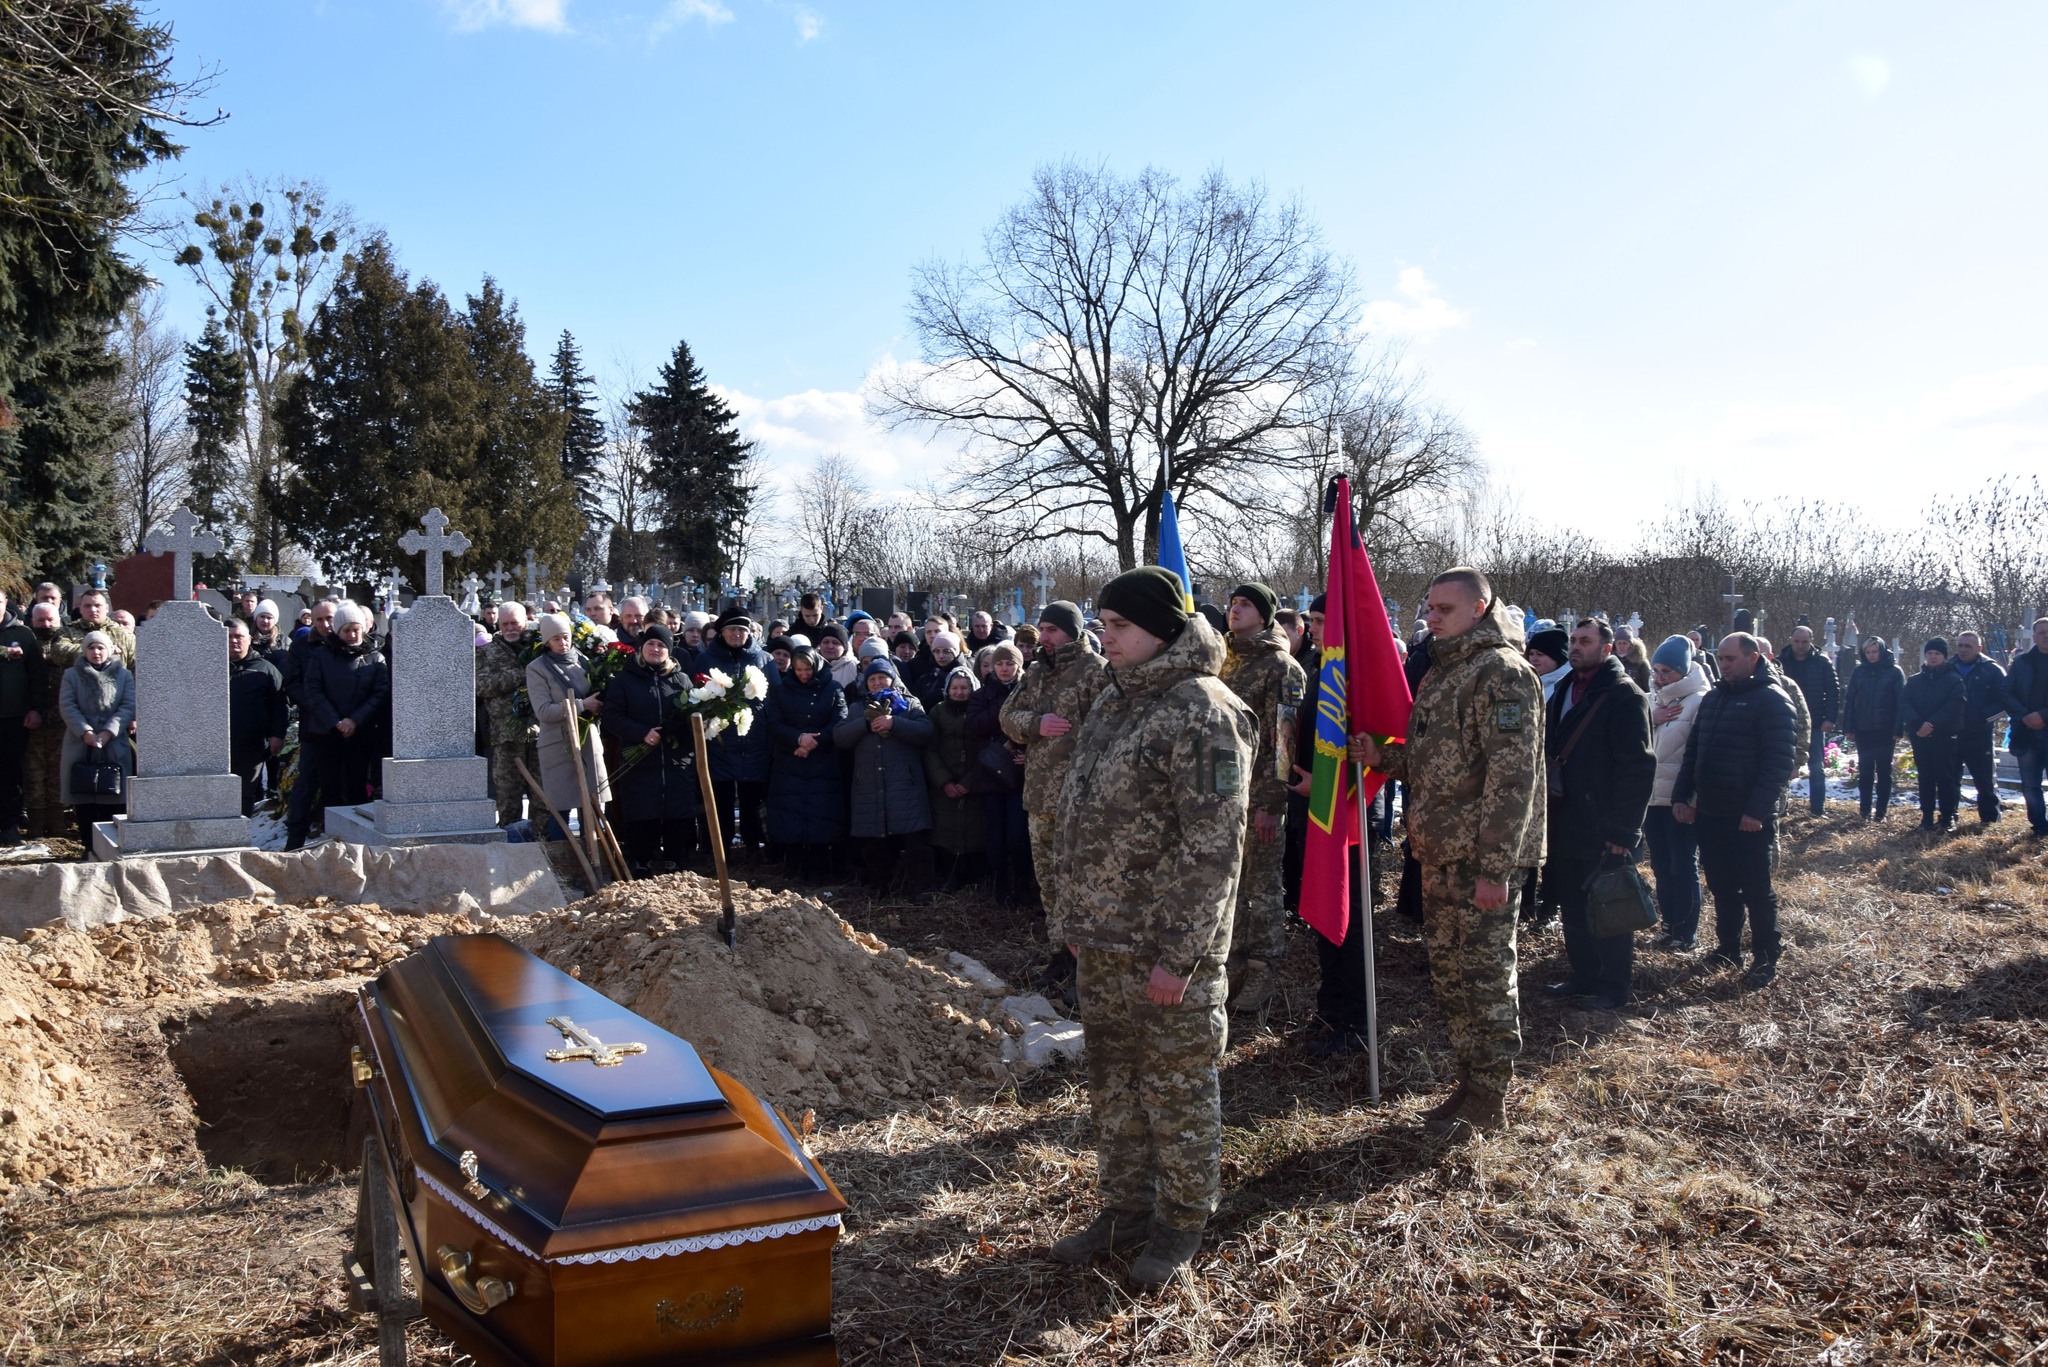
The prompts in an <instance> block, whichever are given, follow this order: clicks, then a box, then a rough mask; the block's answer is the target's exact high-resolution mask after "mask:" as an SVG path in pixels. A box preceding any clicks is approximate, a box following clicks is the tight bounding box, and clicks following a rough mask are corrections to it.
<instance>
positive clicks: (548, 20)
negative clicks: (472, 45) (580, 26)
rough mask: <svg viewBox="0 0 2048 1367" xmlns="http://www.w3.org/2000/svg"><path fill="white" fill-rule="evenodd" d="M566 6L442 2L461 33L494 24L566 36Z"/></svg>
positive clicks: (547, 0)
mask: <svg viewBox="0 0 2048 1367" xmlns="http://www.w3.org/2000/svg"><path fill="white" fill-rule="evenodd" d="M568 7H569V6H568V0H442V8H444V9H445V10H447V11H448V16H449V18H451V19H453V20H454V21H455V27H456V28H457V29H458V30H460V31H461V32H464V33H474V32H475V31H476V30H478V29H483V28H490V27H492V26H494V25H497V24H504V25H506V26H508V27H510V28H537V29H541V30H544V31H546V32H549V33H566V32H568V31H569V16H568Z"/></svg>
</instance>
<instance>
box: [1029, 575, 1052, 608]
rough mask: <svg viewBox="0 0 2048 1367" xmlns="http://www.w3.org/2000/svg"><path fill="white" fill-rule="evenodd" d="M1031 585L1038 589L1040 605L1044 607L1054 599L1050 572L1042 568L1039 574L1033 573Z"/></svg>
mask: <svg viewBox="0 0 2048 1367" xmlns="http://www.w3.org/2000/svg"><path fill="white" fill-rule="evenodd" d="M1031 587H1032V588H1034V589H1037V590H1038V606H1040V607H1044V606H1045V605H1046V604H1047V603H1049V602H1051V601H1052V590H1053V581H1052V575H1051V574H1050V573H1048V572H1047V571H1045V570H1040V571H1039V572H1038V573H1037V574H1035V575H1033V576H1032V578H1031Z"/></svg>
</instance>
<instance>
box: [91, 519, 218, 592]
mask: <svg viewBox="0 0 2048 1367" xmlns="http://www.w3.org/2000/svg"><path fill="white" fill-rule="evenodd" d="M164 521H166V522H168V523H170V524H171V530H170V531H168V532H166V531H162V530H160V529H159V530H156V531H152V532H151V533H150V534H149V535H148V536H146V537H144V538H143V540H142V549H144V550H146V551H148V552H149V553H150V554H151V555H163V554H166V553H168V554H169V555H170V557H171V597H172V599H173V600H174V601H176V602H180V603H182V602H185V601H186V600H187V599H189V598H191V596H192V557H193V556H194V555H217V554H219V553H220V538H219V537H217V536H215V535H213V534H212V533H211V532H204V533H202V532H200V531H199V519H198V518H197V517H196V516H194V515H193V512H192V510H191V509H190V508H187V507H185V506H183V505H182V504H181V505H179V507H178V510H177V511H176V512H174V513H172V514H171V515H170V516H169V517H167V518H165V519H164ZM99 568H100V567H99V566H98V565H95V566H93V569H94V570H98V569H99ZM94 587H95V588H97V587H98V585H97V584H95V585H94Z"/></svg>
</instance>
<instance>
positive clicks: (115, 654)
mask: <svg viewBox="0 0 2048 1367" xmlns="http://www.w3.org/2000/svg"><path fill="white" fill-rule="evenodd" d="M57 711H58V713H59V714H60V715H61V716H62V717H63V718H64V754H63V761H62V767H61V768H60V769H59V770H58V771H57V772H58V782H59V783H60V784H61V786H62V794H61V796H62V798H63V802H64V805H65V806H67V807H70V808H72V809H74V810H75V811H76V812H77V813H78V838H79V840H80V841H81V842H83V843H84V845H85V849H86V853H87V854H88V855H90V854H91V853H92V823H93V822H95V821H109V820H112V819H113V816H114V813H115V812H117V811H119V810H120V809H121V803H122V791H123V790H124V789H125V788H126V787H127V784H128V775H130V774H133V773H134V772H135V750H134V748H133V747H132V746H130V745H129V744H128V723H129V722H131V721H134V720H135V676H134V675H133V674H131V673H129V672H128V667H127V666H126V665H124V664H122V663H121V655H120V652H119V651H118V650H116V649H115V648H114V639H113V637H111V636H109V635H107V633H105V632H103V631H88V632H87V633H86V634H85V638H84V639H83V640H82V641H81V642H80V643H79V651H78V658H77V659H76V660H74V661H73V662H72V665H71V668H69V669H67V670H65V671H64V682H63V684H62V685H61V686H60V687H59V689H58V693H57ZM87 761H90V762H91V763H92V764H93V765H95V766H97V767H102V768H104V767H109V766H110V767H112V768H115V769H118V770H119V771H120V773H121V778H120V779H119V780H118V781H117V782H116V783H114V784H113V785H112V786H113V789H114V791H113V792H111V793H100V792H87V791H85V790H84V789H82V788H80V787H78V786H77V785H76V784H75V783H74V782H73V775H74V772H75V771H76V770H77V769H78V766H79V765H80V764H82V763H85V762H87Z"/></svg>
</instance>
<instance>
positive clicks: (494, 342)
mask: <svg viewBox="0 0 2048 1367" xmlns="http://www.w3.org/2000/svg"><path fill="white" fill-rule="evenodd" d="M461 323H462V328H463V334H464V340H465V344H466V348H467V351H468V355H469V364H470V368H471V373H472V375H473V377H474V378H473V383H472V385H471V389H470V393H471V399H472V403H473V404H474V415H475V420H476V422H477V424H478V441H477V445H476V448H475V451H474V452H473V454H472V455H471V458H470V470H469V481H470V484H471V489H470V491H469V497H468V499H467V500H465V501H466V502H467V503H468V505H469V506H470V508H471V510H472V511H471V513H470V517H471V520H472V521H473V522H474V523H475V525H476V528H477V530H476V531H474V532H470V533H469V539H470V540H471V542H473V543H475V548H474V549H473V550H472V551H471V554H472V555H476V556H478V557H479V558H481V559H483V560H486V561H496V560H499V559H503V560H504V561H505V562H506V563H507V564H511V563H513V562H514V561H518V560H522V559H524V558H525V555H526V551H527V549H528V548H529V547H531V548H532V549H533V550H534V552H535V553H536V554H537V555H538V556H539V558H540V559H541V561H542V562H543V563H545V564H546V565H547V566H548V567H549V568H550V569H552V570H553V571H554V572H555V577H556V578H557V580H558V581H559V580H560V579H561V578H562V577H564V576H566V575H567V574H568V573H569V571H570V568H571V565H572V561H573V558H574V555H575V552H576V545H577V542H578V541H579V540H580V539H581V537H582V535H583V527H584V519H583V510H582V507H581V505H580V504H579V503H578V501H577V496H576V486H575V485H574V484H572V483H571V482H570V480H569V478H568V476H567V474H566V473H565V472H564V471H563V469H562V464H561V451H562V444H563V437H562V431H563V428H564V426H565V425H566V422H567V419H566V416H565V415H564V413H563V412H562V410H561V409H560V408H559V407H558V406H557V404H556V402H555V396H554V395H553V394H552V393H551V392H550V391H549V389H548V387H547V386H545V385H544V384H543V383H542V382H541V380H540V377H539V376H538V374H536V372H535V370H534V366H533V358H532V357H530V356H528V355H527V354H526V324H525V323H524V322H523V321H521V319H520V317H519V308H518V305H516V304H515V303H513V302H512V301H511V300H510V299H508V298H506V297H505V292H504V291H503V290H501V289H499V288H498V284H497V282H496V281H495V280H492V279H490V278H489V277H488V276H487V277H485V279H484V283H483V288H482V289H481V290H479V291H478V292H477V293H476V294H473V295H471V296H470V297H469V300H468V311H467V312H466V313H464V314H463V316H462V319H461ZM443 506H444V508H445V506H446V505H443Z"/></svg>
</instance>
